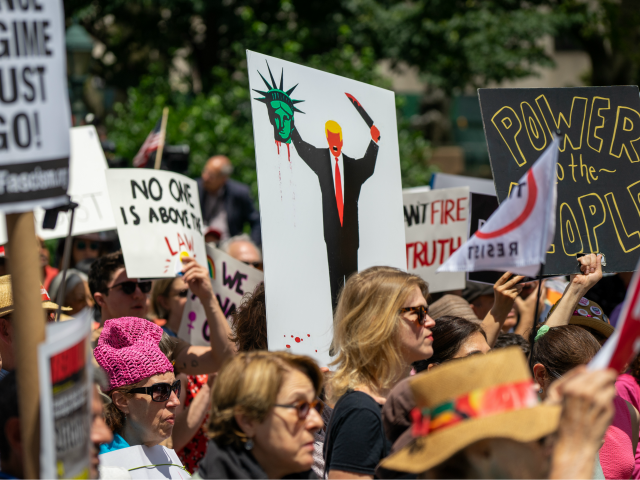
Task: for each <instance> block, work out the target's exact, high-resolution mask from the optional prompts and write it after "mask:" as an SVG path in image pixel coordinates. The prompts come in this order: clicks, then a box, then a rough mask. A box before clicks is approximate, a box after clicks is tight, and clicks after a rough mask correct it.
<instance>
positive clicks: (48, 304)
mask: <svg viewBox="0 0 640 480" xmlns="http://www.w3.org/2000/svg"><path fill="white" fill-rule="evenodd" d="M40 296H41V298H42V308H44V309H45V310H58V304H57V303H53V302H52V301H51V299H50V298H49V294H48V293H47V291H46V290H45V289H44V287H40ZM13 310H14V306H13V294H12V293H11V275H3V276H2V277H0V316H1V315H6V314H7V313H11V312H13ZM70 310H73V309H72V308H69V307H62V311H63V312H68V311H70Z"/></svg>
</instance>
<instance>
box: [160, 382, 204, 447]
mask: <svg viewBox="0 0 640 480" xmlns="http://www.w3.org/2000/svg"><path fill="white" fill-rule="evenodd" d="M214 378H215V374H214V375H209V381H208V382H207V383H205V384H204V385H202V388H200V390H199V391H198V393H197V394H196V396H195V397H194V399H193V400H192V401H191V403H190V404H189V406H187V407H185V406H184V401H181V402H180V405H178V407H177V408H176V412H175V415H176V420H175V426H174V427H173V432H171V438H172V439H173V449H174V450H176V451H177V450H180V449H182V448H183V447H184V446H185V445H186V444H187V443H189V442H190V441H191V439H192V438H193V436H194V435H195V434H196V433H197V432H198V430H199V429H200V427H202V421H203V420H204V417H206V416H207V413H208V412H209V405H210V398H209V397H210V395H211V384H212V383H213V379H214ZM178 379H180V383H181V386H180V398H181V399H185V398H187V385H188V379H187V376H186V375H184V374H182V373H181V374H180V375H178Z"/></svg>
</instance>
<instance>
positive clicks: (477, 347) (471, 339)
mask: <svg viewBox="0 0 640 480" xmlns="http://www.w3.org/2000/svg"><path fill="white" fill-rule="evenodd" d="M490 350H491V347H490V346H489V344H488V343H487V339H486V338H484V335H482V333H480V332H473V333H472V334H471V335H469V336H468V337H467V338H466V339H465V340H464V342H462V345H460V348H459V349H458V351H457V352H456V354H455V355H454V356H453V357H452V358H464V357H468V356H469V355H474V354H476V353H482V354H485V353H489V351H490Z"/></svg>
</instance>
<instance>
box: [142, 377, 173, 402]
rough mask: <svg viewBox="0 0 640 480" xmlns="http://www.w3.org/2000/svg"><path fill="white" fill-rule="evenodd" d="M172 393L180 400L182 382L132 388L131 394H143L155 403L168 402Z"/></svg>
mask: <svg viewBox="0 0 640 480" xmlns="http://www.w3.org/2000/svg"><path fill="white" fill-rule="evenodd" d="M171 392H174V393H175V394H176V397H178V399H179V398H180V380H176V381H175V382H173V384H171V383H154V384H153V385H151V386H150V387H140V388H132V389H131V390H129V393H142V394H144V395H150V396H151V400H153V401H154V402H166V401H167V400H169V397H171Z"/></svg>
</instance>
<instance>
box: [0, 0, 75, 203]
mask: <svg viewBox="0 0 640 480" xmlns="http://www.w3.org/2000/svg"><path fill="white" fill-rule="evenodd" d="M64 39H65V29H64V12H63V8H62V0H46V1H45V0H22V1H3V2H0V211H3V212H5V213H15V212H23V211H27V210H33V209H34V208H35V207H43V208H52V207H55V206H58V205H61V204H63V203H66V202H67V197H66V193H67V187H68V184H69V148H70V147H69V128H70V126H71V125H70V122H71V113H70V109H69V97H68V94H67V76H66V52H65V41H64Z"/></svg>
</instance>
